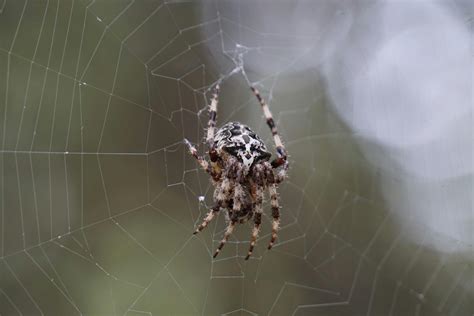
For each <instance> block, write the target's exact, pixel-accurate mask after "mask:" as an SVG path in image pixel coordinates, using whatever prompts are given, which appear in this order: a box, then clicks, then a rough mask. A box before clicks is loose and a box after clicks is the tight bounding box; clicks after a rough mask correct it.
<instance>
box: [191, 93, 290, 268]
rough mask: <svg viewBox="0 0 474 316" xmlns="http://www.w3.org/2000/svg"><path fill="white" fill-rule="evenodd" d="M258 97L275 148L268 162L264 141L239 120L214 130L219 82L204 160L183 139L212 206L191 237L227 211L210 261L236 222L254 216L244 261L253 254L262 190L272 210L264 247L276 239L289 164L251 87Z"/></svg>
mask: <svg viewBox="0 0 474 316" xmlns="http://www.w3.org/2000/svg"><path fill="white" fill-rule="evenodd" d="M250 89H251V90H252V92H253V93H254V94H255V96H256V97H257V99H258V101H259V103H260V105H261V107H262V110H263V113H264V115H265V119H266V121H267V125H268V127H269V128H270V129H271V132H272V135H273V140H274V142H275V146H276V152H277V157H276V158H275V159H274V160H272V161H271V162H270V157H271V153H270V152H269V151H268V150H267V148H266V146H265V144H264V142H263V141H262V140H261V139H260V137H259V136H258V135H257V134H256V133H255V132H253V131H252V130H251V129H250V128H249V127H248V126H246V125H244V124H242V123H240V122H229V123H227V124H225V125H224V126H222V127H221V128H219V129H218V130H217V132H215V130H216V119H217V103H218V96H219V84H217V85H216V87H215V91H214V93H213V96H212V98H211V103H210V105H209V122H208V129H207V137H206V143H207V146H208V149H209V159H210V162H208V161H207V160H206V159H205V158H204V157H202V156H199V155H198V152H197V150H196V148H195V147H194V146H193V145H192V144H191V143H190V142H189V141H188V140H187V139H185V140H184V142H185V144H186V145H187V147H188V149H189V152H190V154H191V155H192V156H193V157H194V158H196V160H197V162H198V163H199V165H200V166H201V167H202V168H203V169H204V170H205V171H206V172H207V173H208V174H209V175H210V176H211V177H212V183H213V185H214V187H215V190H214V205H213V207H211V208H210V210H209V212H208V213H207V215H206V217H205V218H204V220H203V221H202V223H201V224H200V225H199V226H198V227H197V229H196V231H195V232H194V234H197V233H199V232H200V231H202V230H203V229H204V228H206V226H207V225H208V224H209V223H210V222H211V221H212V219H213V218H214V217H215V215H216V214H217V213H218V212H219V211H220V210H221V209H225V210H226V222H227V228H226V230H225V232H224V237H223V238H222V240H221V242H220V244H219V246H218V247H217V249H216V252H215V253H214V256H213V257H214V258H215V257H216V256H217V255H218V254H219V252H220V251H221V250H222V248H223V247H224V245H225V243H226V242H227V240H228V239H229V237H230V235H231V234H232V232H233V231H234V227H235V225H236V224H237V223H241V224H242V223H245V222H247V221H248V220H250V219H251V218H252V217H253V221H254V227H253V229H252V235H251V240H250V248H249V250H248V253H247V256H246V257H245V260H248V259H249V257H250V256H251V255H252V252H253V249H254V247H255V244H256V242H257V238H258V233H259V231H260V224H261V222H262V212H263V198H264V192H265V189H267V190H268V191H269V194H270V200H271V209H272V218H273V220H272V233H271V239H270V243H269V244H268V249H269V250H270V249H271V248H272V246H273V245H274V243H275V240H276V238H277V231H278V229H279V224H280V206H279V199H278V193H277V186H278V184H280V183H281V182H282V181H283V180H284V179H285V178H286V175H287V171H288V166H289V164H288V160H287V153H286V149H285V147H284V146H283V143H282V141H281V139H280V136H279V135H278V131H277V128H276V125H275V122H274V120H273V117H272V114H271V112H270V109H269V108H268V105H267V103H266V102H265V100H264V99H263V98H262V97H261V95H260V93H259V92H258V90H257V89H255V88H254V87H250Z"/></svg>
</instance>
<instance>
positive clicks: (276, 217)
mask: <svg viewBox="0 0 474 316" xmlns="http://www.w3.org/2000/svg"><path fill="white" fill-rule="evenodd" d="M268 190H269V192H270V200H271V206H272V218H273V220H272V237H271V239H270V243H269V244H268V250H270V249H272V247H273V244H274V243H275V240H276V239H277V232H278V229H279V228H280V204H279V202H278V193H277V189H276V185H275V184H271V185H270V186H269V187H268Z"/></svg>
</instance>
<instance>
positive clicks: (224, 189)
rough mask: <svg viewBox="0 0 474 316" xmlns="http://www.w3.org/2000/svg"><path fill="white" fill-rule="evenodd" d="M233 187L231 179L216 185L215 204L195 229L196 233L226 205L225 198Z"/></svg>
mask: <svg viewBox="0 0 474 316" xmlns="http://www.w3.org/2000/svg"><path fill="white" fill-rule="evenodd" d="M230 188H231V182H230V181H229V179H224V180H223V181H222V182H218V183H217V186H216V190H215V191H214V201H215V203H216V204H215V205H214V206H213V207H212V208H211V209H210V210H209V212H208V213H207V214H206V217H205V218H204V220H203V221H202V223H201V224H200V225H199V226H198V228H197V229H196V230H195V231H194V233H193V234H194V235H196V234H197V233H199V232H201V231H202V230H203V229H204V228H206V227H207V225H209V223H210V222H211V221H212V220H213V219H214V217H215V216H216V214H217V212H219V210H220V209H221V208H222V207H223V206H225V205H224V204H225V200H226V198H227V195H228V194H229V190H230Z"/></svg>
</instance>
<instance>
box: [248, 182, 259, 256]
mask: <svg viewBox="0 0 474 316" xmlns="http://www.w3.org/2000/svg"><path fill="white" fill-rule="evenodd" d="M255 190H256V193H255V195H256V198H255V215H254V217H253V220H254V226H253V229H252V237H251V239H250V247H249V251H248V253H247V256H246V257H245V260H248V259H249V258H250V256H251V255H252V252H253V248H254V247H255V244H256V243H257V238H258V233H259V232H260V224H261V223H262V213H263V207H262V205H263V187H261V186H257V187H256V189H255Z"/></svg>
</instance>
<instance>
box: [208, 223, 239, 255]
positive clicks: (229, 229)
mask: <svg viewBox="0 0 474 316" xmlns="http://www.w3.org/2000/svg"><path fill="white" fill-rule="evenodd" d="M236 222H237V220H236V219H232V220H231V221H230V222H229V224H228V225H227V229H226V230H225V233H224V238H222V240H221V243H220V244H219V247H217V249H216V252H215V253H214V256H213V258H215V257H217V255H218V254H219V252H220V251H221V250H222V248H223V247H224V245H225V243H226V242H227V240H229V237H230V235H232V232H233V231H234V227H235V223H236Z"/></svg>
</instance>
